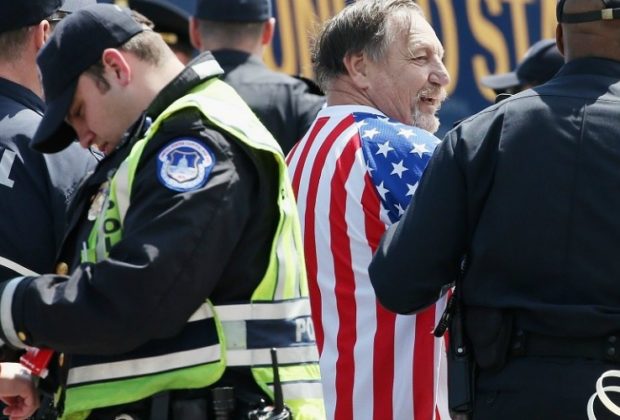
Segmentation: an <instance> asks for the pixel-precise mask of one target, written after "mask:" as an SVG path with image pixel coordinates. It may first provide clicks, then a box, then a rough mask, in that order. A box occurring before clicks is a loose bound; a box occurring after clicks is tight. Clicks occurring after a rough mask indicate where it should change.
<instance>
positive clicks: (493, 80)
mask: <svg viewBox="0 0 620 420" xmlns="http://www.w3.org/2000/svg"><path fill="white" fill-rule="evenodd" d="M480 83H482V84H483V85H485V86H486V87H490V88H491V89H495V90H501V89H508V88H511V87H515V86H519V85H520V84H521V81H520V80H519V78H518V77H517V74H516V73H515V72H510V73H503V74H492V75H489V76H484V77H482V78H480Z"/></svg>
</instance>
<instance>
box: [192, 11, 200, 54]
mask: <svg viewBox="0 0 620 420" xmlns="http://www.w3.org/2000/svg"><path fill="white" fill-rule="evenodd" d="M189 41H190V42H191V43H192V46H193V47H194V48H196V49H197V50H198V51H200V52H202V38H201V37H200V21H199V20H198V19H196V18H195V17H193V16H192V17H190V18H189Z"/></svg>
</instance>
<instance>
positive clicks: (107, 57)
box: [101, 48, 132, 86]
mask: <svg viewBox="0 0 620 420" xmlns="http://www.w3.org/2000/svg"><path fill="white" fill-rule="evenodd" d="M101 62H102V63H103V68H104V74H106V75H108V76H109V77H111V78H113V79H114V80H116V81H117V83H118V84H120V85H121V86H127V85H128V84H129V82H131V79H132V72H131V65H130V64H129V62H128V61H127V59H126V58H125V56H124V55H123V54H122V53H121V52H120V51H119V50H117V49H116V48H108V49H106V50H104V51H103V53H102V54H101Z"/></svg>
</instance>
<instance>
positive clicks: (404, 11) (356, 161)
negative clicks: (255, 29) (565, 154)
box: [288, 0, 450, 420]
mask: <svg viewBox="0 0 620 420" xmlns="http://www.w3.org/2000/svg"><path fill="white" fill-rule="evenodd" d="M442 58H443V47H442V45H441V43H440V42H439V40H438V39H437V36H436V35H435V32H434V31H433V29H432V28H431V26H430V25H429V23H428V22H427V21H426V20H425V18H424V16H423V14H422V12H421V10H420V8H419V7H418V6H417V5H416V4H415V3H414V2H412V1H407V0H383V1H358V2H355V3H354V4H352V5H350V6H348V7H347V8H345V9H344V10H343V11H342V12H341V13H340V14H338V15H337V16H335V17H334V18H333V19H331V20H330V21H329V22H327V23H326V25H325V27H324V28H323V31H322V32H321V34H320V36H319V38H318V41H317V44H316V46H315V50H314V53H313V60H314V64H315V71H316V74H317V76H318V80H319V83H320V84H321V87H322V88H323V89H324V90H325V92H326V94H327V107H326V108H325V109H323V110H322V111H321V112H320V113H319V115H318V117H317V119H316V120H315V122H314V124H313V125H312V126H311V127H310V130H309V132H308V133H307V134H306V136H305V137H304V138H303V140H302V141H301V142H300V143H299V144H298V145H297V146H296V148H295V149H293V151H292V152H291V154H290V155H289V157H288V162H289V172H290V173H291V175H292V179H293V188H294V190H295V192H296V194H297V198H298V208H299V212H300V216H301V221H302V230H303V233H304V245H305V253H306V261H307V269H308V279H309V284H310V299H311V302H312V309H313V310H312V315H313V317H314V323H315V329H316V337H317V343H318V344H319V351H320V352H321V356H320V365H321V375H322V383H323V393H324V396H325V402H326V406H327V413H328V418H330V419H334V418H335V419H339V420H340V419H344V420H349V419H413V418H415V419H431V418H433V416H434V415H435V400H436V396H435V389H437V387H438V375H437V368H438V361H439V360H440V357H441V356H440V355H441V342H439V341H437V340H435V339H434V338H433V336H432V334H431V330H432V328H433V325H434V324H435V308H430V309H429V310H427V311H426V312H424V313H421V314H419V315H418V316H396V315H395V314H392V313H390V312H388V311H386V310H385V309H384V308H382V307H381V306H379V305H378V303H377V301H376V299H375V296H374V292H373V290H372V287H371V284H370V281H369V279H368V265H369V263H370V259H371V256H372V253H373V252H374V250H375V249H376V247H377V245H378V242H379V238H380V237H381V234H382V233H383V232H384V231H385V227H386V225H390V224H392V223H394V222H395V221H397V220H398V219H399V218H400V216H401V214H402V213H403V212H404V209H405V208H406V207H407V205H408V204H409V201H410V200H411V196H412V195H413V192H414V191H415V188H416V186H417V183H418V180H419V179H420V176H421V174H422V171H423V170H424V168H425V166H426V163H427V162H428V160H429V158H430V155H431V153H432V151H433V149H434V148H435V146H436V144H437V143H438V142H439V141H438V140H437V138H436V137H434V136H433V135H432V134H430V133H429V132H428V131H431V132H435V131H436V130H437V128H438V127H439V121H438V119H437V117H436V115H435V114H436V112H437V110H438V109H439V106H440V104H441V102H442V101H443V99H444V98H445V96H446V94H445V86H446V85H447V84H448V82H449V80H450V79H449V76H448V74H447V71H446V68H445V67H444V65H443V63H442ZM425 130H428V131H425ZM440 306H441V305H440ZM439 407H440V411H442V414H445V412H443V408H444V407H445V405H443V404H439Z"/></svg>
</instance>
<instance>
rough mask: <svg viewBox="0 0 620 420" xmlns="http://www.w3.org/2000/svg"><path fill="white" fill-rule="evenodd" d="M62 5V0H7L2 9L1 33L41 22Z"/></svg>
mask: <svg viewBox="0 0 620 420" xmlns="http://www.w3.org/2000/svg"><path fill="white" fill-rule="evenodd" d="M61 5H62V0H7V1H4V2H2V10H1V11H0V33H2V32H8V31H13V30H15V29H20V28H25V27H27V26H31V25H35V24H37V23H39V22H41V21H42V20H43V19H45V18H46V17H48V16H50V15H52V14H53V13H54V12H55V11H57V10H58V9H59V8H60V6H61Z"/></svg>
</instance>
